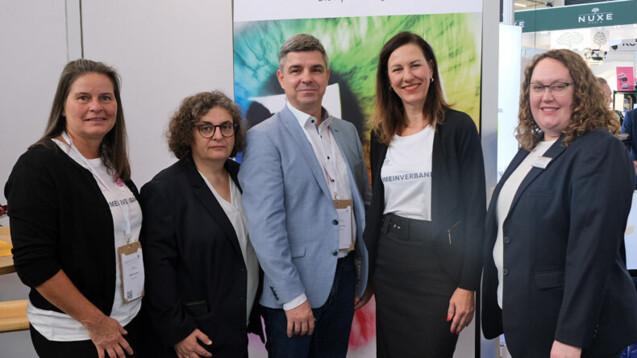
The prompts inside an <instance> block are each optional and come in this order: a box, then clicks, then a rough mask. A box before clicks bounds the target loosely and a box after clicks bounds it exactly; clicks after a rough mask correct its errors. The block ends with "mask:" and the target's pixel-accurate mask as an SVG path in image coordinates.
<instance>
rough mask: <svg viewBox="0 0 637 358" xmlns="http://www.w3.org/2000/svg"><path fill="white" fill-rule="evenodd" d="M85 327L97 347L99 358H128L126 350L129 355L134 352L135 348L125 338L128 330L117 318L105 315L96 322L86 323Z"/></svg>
mask: <svg viewBox="0 0 637 358" xmlns="http://www.w3.org/2000/svg"><path fill="white" fill-rule="evenodd" d="M85 327H86V329H87V330H88V335H89V337H90V338H91V341H93V344H94V345H95V348H97V354H98V356H99V358H104V357H110V358H116V357H117V358H126V354H125V353H124V351H126V353H128V354H129V355H132V354H133V349H132V348H131V346H130V345H129V344H128V342H127V341H126V339H124V335H125V334H127V333H128V332H126V330H125V329H124V327H122V326H121V325H120V324H119V322H117V321H116V320H114V319H112V318H110V317H107V316H105V315H103V316H102V317H101V318H100V319H98V320H97V321H95V322H91V323H86V324H85ZM104 352H106V354H104Z"/></svg>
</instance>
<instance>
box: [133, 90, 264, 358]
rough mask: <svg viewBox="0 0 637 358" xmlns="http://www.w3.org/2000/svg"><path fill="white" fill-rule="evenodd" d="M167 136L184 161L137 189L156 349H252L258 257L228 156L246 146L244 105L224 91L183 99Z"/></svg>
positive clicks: (194, 352)
mask: <svg viewBox="0 0 637 358" xmlns="http://www.w3.org/2000/svg"><path fill="white" fill-rule="evenodd" d="M168 145H169V147H170V150H171V151H172V152H173V154H175V156H176V157H177V158H179V161H178V162H177V163H175V164H173V165H171V166H170V167H168V168H167V169H165V170H163V171H161V172H160V173H159V174H157V175H156V176H155V177H154V178H153V179H152V180H151V181H150V182H149V183H147V184H146V185H144V187H143V188H142V191H141V204H142V210H143V212H144V215H145V221H144V225H143V227H142V244H143V246H144V250H145V266H146V277H147V285H146V290H147V294H146V298H145V311H146V313H147V314H148V316H149V319H150V322H151V323H152V326H153V327H154V330H155V333H156V335H157V338H158V340H159V343H160V344H157V342H156V341H154V342H150V344H149V349H151V350H155V352H154V355H153V356H154V357H157V356H159V357H162V356H164V357H180V358H182V357H183V358H185V357H189V358H190V357H211V356H214V357H215V358H219V357H233V358H234V357H247V356H248V337H247V332H248V331H252V332H257V333H261V323H260V320H259V318H258V314H257V312H256V308H257V306H256V305H255V304H254V303H255V298H256V297H258V295H257V291H258V289H259V264H258V261H257V257H256V254H255V253H254V249H253V248H252V245H251V244H250V241H249V238H248V232H247V223H246V217H245V214H244V213H243V208H242V205H241V188H240V187H239V183H238V182H237V172H238V170H239V164H238V163H236V162H235V161H233V160H232V159H229V158H230V157H231V156H234V155H235V154H236V153H237V151H239V150H241V149H242V148H243V145H244V134H243V132H242V131H241V114H240V110H239V108H238V107H237V106H236V105H235V104H234V102H232V100H230V99H229V98H228V97H226V96H225V95H224V94H223V93H221V92H218V91H214V92H202V93H199V94H196V95H194V96H191V97H188V98H186V99H184V101H183V102H182V104H181V106H180V108H179V109H178V110H177V112H176V113H175V114H174V115H173V116H172V118H171V120H170V125H169V129H168Z"/></svg>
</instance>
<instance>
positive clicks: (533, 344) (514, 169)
mask: <svg viewBox="0 0 637 358" xmlns="http://www.w3.org/2000/svg"><path fill="white" fill-rule="evenodd" d="M524 75H525V78H524V82H523V84H522V91H521V94H520V111H519V119H520V123H519V125H518V127H517V138H518V141H519V143H520V147H521V148H520V150H519V151H518V153H517V155H516V156H515V157H514V158H513V160H512V161H511V164H509V167H508V168H507V170H506V171H505V172H504V174H503V176H502V179H501V180H500V182H499V183H498V185H497V187H496V188H495V191H494V193H493V198H492V200H491V204H490V206H489V210H488V213H487V221H486V243H485V250H484V260H485V264H484V278H483V289H482V294H483V299H482V305H483V306H482V324H483V330H484V335H485V337H487V338H494V337H496V336H498V335H499V334H501V333H503V332H504V334H505V337H506V342H507V347H508V348H509V350H510V352H511V353H512V355H513V356H514V357H516V358H518V357H548V356H551V357H619V356H620V353H621V350H622V349H623V348H624V347H626V346H628V345H629V344H631V343H634V342H637V295H636V294H635V288H634V287H633V284H632V282H631V279H630V276H629V275H628V272H627V270H626V265H625V262H624V260H623V258H622V256H623V255H622V254H623V253H622V251H623V249H622V247H623V245H622V240H623V238H624V229H625V227H626V220H627V217H628V212H629V211H630V205H631V199H632V192H633V183H634V175H635V174H634V170H633V166H632V163H631V161H630V159H629V157H628V153H627V152H626V150H625V148H624V147H623V145H622V143H621V142H620V141H619V140H618V139H617V138H616V137H615V136H614V135H613V134H616V133H617V132H618V130H619V123H618V122H617V120H616V118H615V117H614V114H613V112H612V111H611V110H610V109H609V108H608V100H607V98H606V97H605V96H604V94H603V92H602V90H601V88H600V86H599V84H598V82H597V80H596V78H595V76H594V75H593V73H592V72H591V70H590V68H589V67H588V65H587V64H586V62H585V61H584V60H583V59H582V58H581V57H580V56H579V55H578V54H576V53H574V52H572V51H569V50H551V51H548V52H545V53H543V54H540V55H538V56H536V57H535V58H534V59H533V60H532V61H531V63H530V64H529V66H528V67H527V68H526V70H525V73H524Z"/></svg>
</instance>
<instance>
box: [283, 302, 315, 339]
mask: <svg viewBox="0 0 637 358" xmlns="http://www.w3.org/2000/svg"><path fill="white" fill-rule="evenodd" d="M284 312H285V316H286V317H287V318H288V337H292V335H294V334H297V335H300V336H304V335H306V334H307V335H311V334H312V333H313V332H314V314H313V313H312V307H311V306H310V303H309V302H308V301H305V302H303V303H301V304H300V305H299V306H297V307H294V308H292V309H291V310H287V311H284Z"/></svg>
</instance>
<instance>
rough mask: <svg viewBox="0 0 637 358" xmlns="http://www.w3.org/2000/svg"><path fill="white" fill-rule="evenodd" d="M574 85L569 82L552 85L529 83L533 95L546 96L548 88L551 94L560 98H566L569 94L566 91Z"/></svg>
mask: <svg viewBox="0 0 637 358" xmlns="http://www.w3.org/2000/svg"><path fill="white" fill-rule="evenodd" d="M572 85H573V84H572V83H568V82H553V83H551V84H550V85H543V84H541V83H537V82H531V83H529V90H530V92H531V94H532V95H534V96H541V95H543V94H544V90H545V89H546V88H548V89H549V92H550V93H551V94H553V95H554V96H557V97H560V96H564V95H565V94H566V93H567V91H566V89H567V88H568V87H569V86H572Z"/></svg>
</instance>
